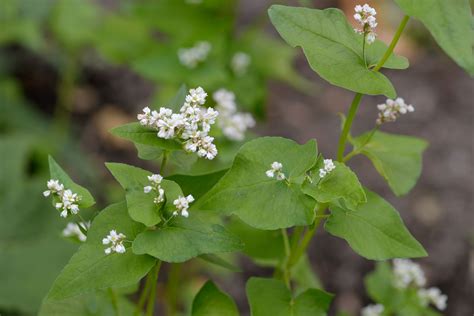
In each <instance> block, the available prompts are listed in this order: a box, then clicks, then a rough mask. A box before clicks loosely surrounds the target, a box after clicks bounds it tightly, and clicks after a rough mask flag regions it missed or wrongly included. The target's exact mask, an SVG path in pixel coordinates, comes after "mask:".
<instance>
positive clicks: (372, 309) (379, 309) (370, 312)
mask: <svg viewBox="0 0 474 316" xmlns="http://www.w3.org/2000/svg"><path fill="white" fill-rule="evenodd" d="M383 310H384V307H383V305H380V304H376V305H372V304H371V305H367V306H366V307H364V308H363V309H362V311H361V315H362V316H380V315H382V313H383Z"/></svg>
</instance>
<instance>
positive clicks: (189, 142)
mask: <svg viewBox="0 0 474 316" xmlns="http://www.w3.org/2000/svg"><path fill="white" fill-rule="evenodd" d="M206 97H207V93H206V92H205V91H204V90H203V89H202V88H201V87H198V88H196V89H190V90H189V94H188V95H187V96H186V101H185V103H184V105H183V106H182V107H181V109H180V113H173V111H172V110H171V109H168V108H165V107H161V108H160V109H159V111H152V110H150V108H148V107H146V108H144V109H143V113H142V114H138V115H137V118H138V120H139V121H140V124H141V125H143V126H147V127H150V128H152V129H155V130H157V131H158V133H157V136H158V137H159V138H164V139H172V138H177V139H179V140H181V141H182V142H183V143H184V149H185V150H186V151H188V152H195V153H197V155H198V156H199V157H203V158H206V159H209V160H211V159H214V157H216V155H217V148H216V145H215V144H214V143H213V141H214V137H211V136H209V135H208V133H209V131H210V130H211V125H213V124H214V123H215V122H216V118H217V116H218V115H219V112H217V111H216V110H214V109H213V108H207V109H205V108H203V107H202V105H204V103H205V102H206Z"/></svg>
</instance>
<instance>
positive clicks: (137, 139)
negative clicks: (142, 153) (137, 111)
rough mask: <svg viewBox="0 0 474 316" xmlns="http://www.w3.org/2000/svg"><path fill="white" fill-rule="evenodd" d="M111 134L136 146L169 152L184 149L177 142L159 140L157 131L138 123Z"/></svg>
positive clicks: (116, 129) (127, 125)
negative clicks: (146, 146) (157, 148)
mask: <svg viewBox="0 0 474 316" xmlns="http://www.w3.org/2000/svg"><path fill="white" fill-rule="evenodd" d="M110 132H111V133H112V134H113V135H115V136H118V137H121V138H124V139H128V140H130V141H132V142H134V143H136V144H143V145H150V146H155V147H159V148H162V149H167V150H180V149H182V148H183V147H182V145H181V144H180V143H179V142H177V141H175V140H172V139H163V138H159V137H158V136H157V131H155V130H153V129H151V128H147V127H144V126H142V125H140V123H138V122H135V123H128V124H125V125H121V126H118V127H115V128H113V129H112V130H110Z"/></svg>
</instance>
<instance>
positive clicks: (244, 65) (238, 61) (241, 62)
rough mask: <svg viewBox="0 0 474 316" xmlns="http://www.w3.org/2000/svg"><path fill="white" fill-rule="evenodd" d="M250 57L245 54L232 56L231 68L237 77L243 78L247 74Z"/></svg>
mask: <svg viewBox="0 0 474 316" xmlns="http://www.w3.org/2000/svg"><path fill="white" fill-rule="evenodd" d="M250 62H251V59H250V56H249V55H248V54H246V53H244V52H237V53H235V54H234V56H232V60H231V61H230V67H231V68H232V71H233V72H234V73H235V74H236V75H237V76H242V75H244V74H245V73H246V72H247V69H248V67H249V65H250Z"/></svg>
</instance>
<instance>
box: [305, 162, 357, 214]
mask: <svg viewBox="0 0 474 316" xmlns="http://www.w3.org/2000/svg"><path fill="white" fill-rule="evenodd" d="M334 165H335V166H336V168H335V169H334V170H333V171H331V172H330V173H329V174H327V175H326V176H325V177H324V178H322V179H321V178H320V177H319V169H320V168H322V167H323V166H324V163H323V159H319V161H318V163H317V164H316V167H315V168H314V169H313V170H312V171H311V177H310V178H311V181H305V182H304V184H303V192H304V193H306V194H308V195H309V196H311V197H313V198H314V199H315V200H316V201H318V202H320V203H329V202H335V201H337V200H339V199H343V200H344V201H345V202H347V203H348V204H349V205H352V206H356V205H358V204H360V203H363V202H365V201H366V198H365V193H364V189H363V188H362V185H361V184H360V182H359V179H358V178H357V176H356V174H355V173H354V172H352V170H351V169H350V168H349V167H347V166H346V165H345V164H343V163H341V162H337V161H335V162H334Z"/></svg>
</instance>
